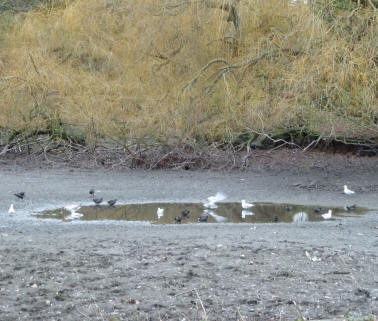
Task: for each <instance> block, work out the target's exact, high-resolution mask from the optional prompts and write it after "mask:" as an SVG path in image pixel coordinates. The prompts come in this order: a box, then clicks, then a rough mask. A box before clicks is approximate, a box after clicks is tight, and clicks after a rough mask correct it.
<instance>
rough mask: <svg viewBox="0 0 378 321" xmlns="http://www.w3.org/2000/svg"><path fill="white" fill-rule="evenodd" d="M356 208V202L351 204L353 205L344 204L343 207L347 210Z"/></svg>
mask: <svg viewBox="0 0 378 321" xmlns="http://www.w3.org/2000/svg"><path fill="white" fill-rule="evenodd" d="M356 208H357V206H356V204H353V205H349V206H348V205H347V206H345V209H346V210H347V211H348V212H351V211H355V210H356Z"/></svg>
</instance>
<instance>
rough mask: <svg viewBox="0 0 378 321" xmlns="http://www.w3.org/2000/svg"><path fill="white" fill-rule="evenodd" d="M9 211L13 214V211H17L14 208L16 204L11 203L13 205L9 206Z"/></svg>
mask: <svg viewBox="0 0 378 321" xmlns="http://www.w3.org/2000/svg"><path fill="white" fill-rule="evenodd" d="M8 213H9V214H13V213H15V210H14V206H13V204H11V205H10V206H9V210H8Z"/></svg>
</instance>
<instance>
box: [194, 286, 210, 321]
mask: <svg viewBox="0 0 378 321" xmlns="http://www.w3.org/2000/svg"><path fill="white" fill-rule="evenodd" d="M194 291H195V292H196V295H197V298H198V301H199V303H200V305H201V308H202V311H203V314H204V315H203V317H204V320H208V319H207V313H206V310H205V307H204V306H203V303H202V300H201V297H200V296H199V294H198V291H197V290H196V289H194Z"/></svg>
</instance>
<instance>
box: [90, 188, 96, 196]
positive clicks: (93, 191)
mask: <svg viewBox="0 0 378 321" xmlns="http://www.w3.org/2000/svg"><path fill="white" fill-rule="evenodd" d="M94 194H95V190H94V189H93V188H91V189H90V190H89V195H92V196H94Z"/></svg>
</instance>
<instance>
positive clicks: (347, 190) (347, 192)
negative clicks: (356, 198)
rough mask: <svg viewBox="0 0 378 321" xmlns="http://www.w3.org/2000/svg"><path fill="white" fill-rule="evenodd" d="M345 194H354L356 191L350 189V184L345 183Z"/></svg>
mask: <svg viewBox="0 0 378 321" xmlns="http://www.w3.org/2000/svg"><path fill="white" fill-rule="evenodd" d="M344 194H347V195H352V194H354V191H352V190H350V189H349V188H348V186H346V185H344Z"/></svg>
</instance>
